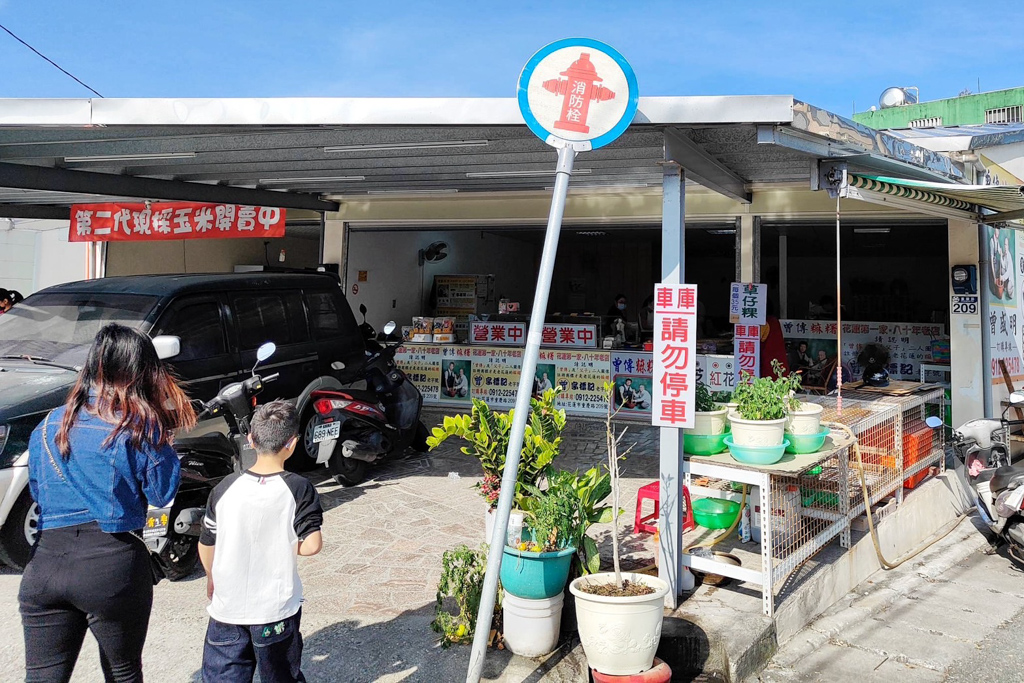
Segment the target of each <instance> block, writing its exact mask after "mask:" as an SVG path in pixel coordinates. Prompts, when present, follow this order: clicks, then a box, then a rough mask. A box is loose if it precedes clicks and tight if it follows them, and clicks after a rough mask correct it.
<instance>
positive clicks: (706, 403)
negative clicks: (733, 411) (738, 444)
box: [683, 382, 729, 436]
mask: <svg viewBox="0 0 1024 683" xmlns="http://www.w3.org/2000/svg"><path fill="white" fill-rule="evenodd" d="M694 399H695V403H696V408H697V411H696V413H695V415H694V419H693V427H692V428H689V429H684V430H683V433H684V434H693V435H698V436H711V435H714V434H724V433H725V430H726V428H727V427H728V426H729V422H728V420H726V415H727V414H728V412H729V409H728V408H727V407H726V406H725V405H723V404H722V403H720V402H719V401H718V397H717V396H716V395H715V394H713V393H711V390H710V389H708V386H707V385H706V384H704V383H703V382H697V386H696V387H695V388H694Z"/></svg>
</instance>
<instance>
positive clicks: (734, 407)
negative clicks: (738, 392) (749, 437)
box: [725, 401, 740, 416]
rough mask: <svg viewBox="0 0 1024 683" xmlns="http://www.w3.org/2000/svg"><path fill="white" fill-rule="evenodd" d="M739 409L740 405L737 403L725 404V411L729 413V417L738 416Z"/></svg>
mask: <svg viewBox="0 0 1024 683" xmlns="http://www.w3.org/2000/svg"><path fill="white" fill-rule="evenodd" d="M739 408H740V404H739V403H733V402H731V401H730V402H729V403H726V404H725V409H726V410H728V411H729V415H730V416H732V415H738V414H739Z"/></svg>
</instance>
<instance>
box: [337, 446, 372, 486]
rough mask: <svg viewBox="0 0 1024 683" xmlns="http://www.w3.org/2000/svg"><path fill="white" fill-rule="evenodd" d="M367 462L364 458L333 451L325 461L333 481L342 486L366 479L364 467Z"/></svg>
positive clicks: (355, 484)
mask: <svg viewBox="0 0 1024 683" xmlns="http://www.w3.org/2000/svg"><path fill="white" fill-rule="evenodd" d="M369 464H370V463H368V462H366V461H365V460H355V459H354V458H346V457H345V456H343V455H341V454H340V453H335V455H333V456H331V459H330V460H328V461H327V469H328V470H329V471H330V473H331V476H333V477H334V481H336V482H338V483H339V484H341V485H342V486H357V485H359V484H362V483H363V480H365V479H366V467H367V465H369Z"/></svg>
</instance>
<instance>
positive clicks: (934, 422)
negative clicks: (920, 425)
mask: <svg viewBox="0 0 1024 683" xmlns="http://www.w3.org/2000/svg"><path fill="white" fill-rule="evenodd" d="M924 423H925V424H926V425H928V426H929V427H931V428H932V429H938V428H939V427H941V426H942V420H940V419H939V418H937V417H935V416H934V415H933V416H931V417H929V418H927V419H925V421H924Z"/></svg>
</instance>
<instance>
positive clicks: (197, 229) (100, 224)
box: [68, 202, 285, 242]
mask: <svg viewBox="0 0 1024 683" xmlns="http://www.w3.org/2000/svg"><path fill="white" fill-rule="evenodd" d="M284 223H285V210H284V209H281V208H277V207H268V206H247V205H238V204H200V203H195V202H151V203H148V204H134V203H124V202H112V203H105V204H75V205H73V206H72V207H71V226H70V229H69V234H68V240H69V241H71V242H150V241H158V240H182V239H204V238H205V239H224V238H229V237H284Z"/></svg>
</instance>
